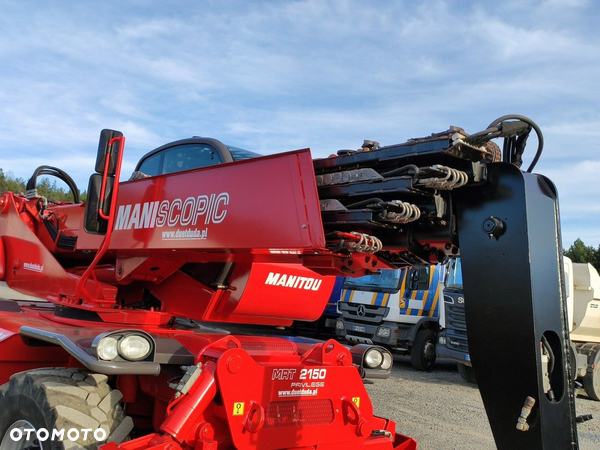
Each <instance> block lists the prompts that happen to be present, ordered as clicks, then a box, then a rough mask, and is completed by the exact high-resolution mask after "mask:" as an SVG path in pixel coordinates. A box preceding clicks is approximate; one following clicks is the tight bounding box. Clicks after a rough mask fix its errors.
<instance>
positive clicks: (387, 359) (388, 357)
mask: <svg viewBox="0 0 600 450" xmlns="http://www.w3.org/2000/svg"><path fill="white" fill-rule="evenodd" d="M393 363H394V358H392V354H391V353H387V352H386V353H384V354H383V362H382V363H381V368H382V369H383V370H390V369H391V368H392V364H393Z"/></svg>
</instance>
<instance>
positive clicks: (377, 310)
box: [339, 302, 389, 324]
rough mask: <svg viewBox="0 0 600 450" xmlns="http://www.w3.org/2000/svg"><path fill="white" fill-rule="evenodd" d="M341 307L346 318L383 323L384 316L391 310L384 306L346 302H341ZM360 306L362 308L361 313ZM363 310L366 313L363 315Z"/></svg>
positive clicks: (355, 320)
mask: <svg viewBox="0 0 600 450" xmlns="http://www.w3.org/2000/svg"><path fill="white" fill-rule="evenodd" d="M360 307H362V308H360ZM339 308H340V312H341V313H342V316H343V317H344V319H347V320H351V321H353V322H369V323H370V324H380V323H383V318H384V317H385V315H386V314H387V312H388V310H389V308H386V307H383V306H375V305H363V304H360V303H346V302H340V303H339ZM359 308H360V310H361V312H360V313H359ZM362 311H364V315H361V314H362Z"/></svg>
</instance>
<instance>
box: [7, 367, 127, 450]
mask: <svg viewBox="0 0 600 450" xmlns="http://www.w3.org/2000/svg"><path fill="white" fill-rule="evenodd" d="M106 382H107V377H106V375H100V374H89V373H87V372H85V371H82V370H79V369H63V368H56V369H38V370H30V371H27V372H21V373H17V374H14V375H13V376H11V377H10V382H9V383H7V384H5V385H4V386H2V388H0V411H1V412H2V413H1V414H0V450H19V449H36V450H37V449H41V450H69V449H81V448H86V449H88V450H94V449H96V448H97V447H98V446H99V445H102V444H103V443H105V442H108V441H115V442H117V443H119V442H122V441H123V440H125V439H126V438H127V437H128V436H129V433H130V431H131V429H132V428H133V421H132V419H131V417H129V416H125V413H124V412H123V408H122V407H121V398H122V397H123V395H122V394H121V392H120V391H118V390H111V388H110V387H109V386H108V384H107V383H106ZM27 429H33V430H35V432H30V433H29V435H28V434H27V431H26V430H27ZM72 429H74V430H75V431H72ZM61 430H64V435H63V436H64V437H63V438H62V439H60V438H59V437H58V436H60V432H61ZM84 430H91V431H89V432H87V433H86V432H85V431H84ZM101 430H102V431H101ZM46 433H48V436H47V434H46ZM54 433H58V436H57V435H56V434H54ZM53 435H54V439H52V437H53ZM19 437H21V439H18V438H19ZM103 437H104V439H102V438H103ZM13 438H16V439H17V440H16V441H15V440H13Z"/></svg>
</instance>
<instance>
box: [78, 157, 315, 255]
mask: <svg viewBox="0 0 600 450" xmlns="http://www.w3.org/2000/svg"><path fill="white" fill-rule="evenodd" d="M85 244H86V241H85V240H81V239H80V241H79V242H78V248H79V249H81V248H85V247H84V246H85ZM324 246H325V238H324V235H323V227H322V222H321V215H320V206H319V198H318V195H317V189H316V183H315V177H314V169H313V166H312V159H311V156H310V152H309V151H308V150H300V151H296V152H290V153H284V154H279V155H274V156H269V157H264V158H259V159H253V160H249V161H240V162H236V163H231V164H225V165H220V166H216V167H208V168H203V169H198V170H194V171H189V172H179V173H176V174H171V175H162V176H156V177H152V178H145V179H141V180H135V181H131V182H125V183H122V185H121V189H120V192H119V198H118V200H117V217H116V221H115V231H114V234H113V238H112V242H111V246H110V248H111V249H113V250H119V253H120V254H125V253H126V252H127V250H137V249H157V250H160V249H198V250H208V251H215V250H217V251H227V250H233V251H251V250H252V249H282V248H286V249H287V248H297V249H311V248H323V247H324Z"/></svg>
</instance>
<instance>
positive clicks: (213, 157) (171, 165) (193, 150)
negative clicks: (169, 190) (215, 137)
mask: <svg viewBox="0 0 600 450" xmlns="http://www.w3.org/2000/svg"><path fill="white" fill-rule="evenodd" d="M222 162H223V161H222V160H221V157H220V155H219V153H218V152H217V151H216V150H215V149H214V148H212V147H211V146H209V145H205V144H185V145H178V146H176V147H171V148H167V149H165V150H163V151H161V152H160V153H156V154H154V155H151V156H149V157H148V158H146V159H145V160H144V161H143V162H142V163H141V165H140V167H139V169H138V170H139V171H140V172H142V173H144V174H146V175H149V176H154V175H162V174H166V173H174V172H181V171H183V170H191V169H198V168H200V167H208V166H214V165H216V164H221V163H222Z"/></svg>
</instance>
